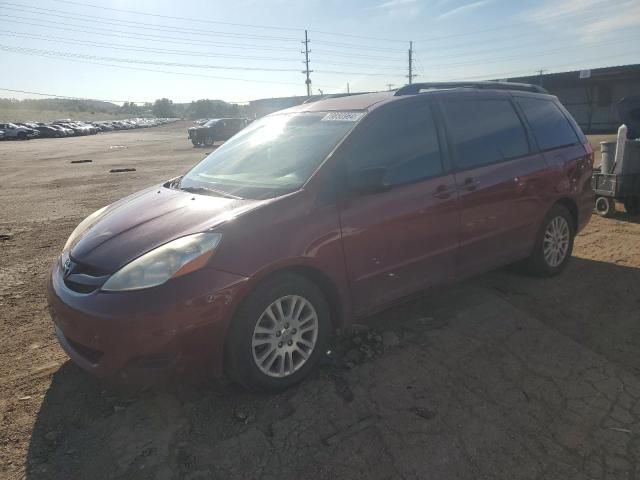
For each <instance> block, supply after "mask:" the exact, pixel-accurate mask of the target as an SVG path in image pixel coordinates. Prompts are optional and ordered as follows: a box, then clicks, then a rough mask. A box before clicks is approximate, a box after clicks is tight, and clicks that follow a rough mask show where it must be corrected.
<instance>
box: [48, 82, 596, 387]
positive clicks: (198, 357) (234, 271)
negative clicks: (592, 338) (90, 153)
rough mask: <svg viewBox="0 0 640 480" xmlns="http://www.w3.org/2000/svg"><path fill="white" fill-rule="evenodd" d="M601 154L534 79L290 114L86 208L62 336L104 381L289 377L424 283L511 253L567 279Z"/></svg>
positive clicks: (63, 308) (52, 290) (52, 300)
mask: <svg viewBox="0 0 640 480" xmlns="http://www.w3.org/2000/svg"><path fill="white" fill-rule="evenodd" d="M592 165H593V151H592V148H591V146H590V145H589V142H588V141H587V139H586V138H585V136H584V135H583V134H582V132H581V131H580V128H579V127H578V125H577V124H576V122H575V121H574V120H573V119H572V118H571V116H570V115H569V113H568V112H567V111H566V109H565V108H564V107H563V106H562V105H561V104H560V102H559V101H558V99H557V98H556V97H553V96H551V95H547V94H545V93H543V90H541V89H540V87H535V86H532V85H523V84H509V83H493V82H486V83H457V84H451V83H448V84H414V85H409V86H407V87H403V88H401V89H399V90H398V91H397V92H395V94H394V93H393V92H384V93H376V94H363V95H354V96H349V97H342V98H333V99H328V100H323V101H318V102H316V103H311V104H304V105H300V106H297V107H293V108H290V109H288V110H283V111H280V112H277V113H274V114H272V115H269V116H267V117H264V118H262V119H260V120H257V121H256V122H254V123H253V124H251V125H250V126H249V127H247V128H246V129H245V130H243V131H242V132H240V133H239V134H237V135H236V136H234V137H233V138H232V139H231V140H229V141H228V142H226V143H225V144H224V145H222V146H221V147H220V148H218V149H216V150H215V151H214V152H213V153H212V154H211V155H209V156H208V157H207V158H205V159H204V160H203V161H202V162H200V163H199V164H198V165H196V166H195V167H194V168H193V169H191V170H190V171H189V172H187V173H186V174H185V175H183V176H181V177H178V178H175V179H172V180H169V181H167V182H165V183H163V184H161V185H155V186H153V187H151V188H148V189H146V190H143V191H141V192H138V193H135V194H133V195H131V196H129V197H126V198H124V199H122V200H120V201H117V202H115V203H114V204H112V205H109V206H106V207H104V208H102V209H100V210H98V211H97V212H95V213H93V214H92V215H90V216H89V217H88V218H87V219H85V220H84V221H83V222H82V223H81V224H80V225H79V226H78V227H77V228H76V229H75V230H74V232H73V233H72V234H71V237H70V238H69V240H68V241H67V244H66V245H65V246H64V248H63V251H62V254H61V256H60V258H59V260H58V262H56V263H55V265H54V266H53V270H52V272H51V275H50V278H49V287H48V291H49V305H50V312H51V314H52V318H53V321H54V323H55V330H56V334H57V336H58V339H59V341H60V344H61V345H62V347H63V348H64V349H65V351H66V352H67V353H68V354H69V356H70V357H71V358H72V359H73V360H74V361H75V362H76V363H77V364H78V365H80V366H81V367H83V368H85V369H86V370H88V371H90V372H92V373H94V374H96V375H99V376H102V377H107V378H112V379H113V378H116V379H123V378H127V379H133V378H136V377H137V378H142V379H148V378H150V375H151V374H153V373H159V372H163V371H167V370H168V371H178V372H183V371H184V369H186V368H193V367H195V366H200V367H204V366H206V367H208V368H210V369H211V373H213V374H215V375H221V374H222V372H224V371H226V372H227V374H228V375H229V376H230V377H231V378H232V379H233V380H235V381H236V382H238V383H240V384H242V385H244V386H246V387H248V388H250V389H267V390H273V389H282V388H285V387H288V386H290V385H293V384H295V383H296V382H298V381H300V380H302V379H303V378H304V377H305V376H306V375H308V374H309V372H310V371H311V370H312V368H313V367H314V366H315V365H316V364H317V363H318V361H319V360H320V358H321V357H322V355H323V354H324V352H326V350H327V348H328V342H329V338H330V335H331V332H332V329H334V328H337V327H341V326H345V325H347V324H348V323H350V322H353V321H355V320H356V319H358V318H359V317H363V316H367V315H370V314H372V313H373V312H376V311H380V310H381V309H384V308H386V307H388V306H389V305H390V304H392V303H393V302H397V301H399V300H400V299H403V298H406V297H408V296H411V295H413V294H416V293H418V292H420V291H423V290H424V289H426V288H430V287H433V286H436V285H441V284H445V283H448V282H451V281H454V280H461V279H464V278H467V277H469V276H472V275H476V274H479V273H482V272H485V271H487V270H491V269H494V268H497V267H500V266H503V265H507V264H511V263H514V262H523V263H524V265H526V267H527V269H528V270H529V271H530V272H532V273H535V274H537V275H542V276H552V275H557V274H559V273H560V272H561V271H562V270H563V269H564V268H565V267H566V266H567V264H568V262H569V259H570V257H571V252H572V248H573V240H574V237H575V235H576V233H577V232H579V231H580V230H581V229H582V228H584V226H585V225H586V224H587V222H588V221H589V219H590V217H591V214H592V209H593V191H592V189H591V172H592ZM107 320H108V321H107Z"/></svg>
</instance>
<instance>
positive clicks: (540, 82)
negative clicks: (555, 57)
mask: <svg viewBox="0 0 640 480" xmlns="http://www.w3.org/2000/svg"><path fill="white" fill-rule="evenodd" d="M544 72H546V70H545V69H544V68H541V69H540V70H538V73H539V74H540V76H539V79H538V84H540V86H542V74H543V73H544Z"/></svg>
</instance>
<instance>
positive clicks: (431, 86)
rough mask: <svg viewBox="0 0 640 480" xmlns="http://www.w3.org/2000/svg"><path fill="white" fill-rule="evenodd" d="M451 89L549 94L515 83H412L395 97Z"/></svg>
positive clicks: (530, 85)
mask: <svg viewBox="0 0 640 480" xmlns="http://www.w3.org/2000/svg"><path fill="white" fill-rule="evenodd" d="M449 88H479V89H487V90H519V91H524V92H534V93H549V92H547V91H546V90H545V89H544V88H542V87H541V86H539V85H532V84H529V83H514V82H428V83H412V84H410V85H405V86H404V87H400V88H399V89H398V90H396V93H395V96H396V97H397V96H401V95H416V94H418V93H421V92H422V90H444V89H449Z"/></svg>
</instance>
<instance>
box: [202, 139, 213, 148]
mask: <svg viewBox="0 0 640 480" xmlns="http://www.w3.org/2000/svg"><path fill="white" fill-rule="evenodd" d="M213 141H214V140H213V137H211V136H208V137H206V138H205V139H204V144H205V145H206V146H207V147H210V146H211V145H213Z"/></svg>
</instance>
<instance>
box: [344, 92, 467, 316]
mask: <svg viewBox="0 0 640 480" xmlns="http://www.w3.org/2000/svg"><path fill="white" fill-rule="evenodd" d="M352 137H353V141H352V142H351V143H350V144H349V145H347V146H346V147H345V149H344V151H343V154H341V155H340V158H341V159H342V161H345V162H346V165H347V175H348V177H349V178H353V177H356V176H357V175H358V174H359V172H360V171H363V170H367V169H371V168H379V167H384V168H386V169H387V174H386V183H387V185H388V186H389V189H388V190H387V191H383V192H378V193H370V194H361V195H357V196H352V197H351V198H350V199H349V200H348V201H347V202H345V204H344V205H343V207H342V209H341V212H340V221H341V228H342V236H343V242H344V253H345V259H346V260H345V261H346V265H347V270H348V272H349V277H350V282H351V291H352V297H353V304H354V310H355V312H356V314H364V313H367V312H370V311H372V310H375V309H377V308H379V307H381V306H383V305H384V304H386V303H389V302H391V301H393V300H395V299H397V298H399V297H402V296H405V295H408V294H411V293H413V292H416V291H418V290H420V289H423V288H426V287H428V286H431V285H434V284H437V283H441V282H444V281H447V280H449V279H451V277H452V272H453V264H454V256H455V251H456V247H457V228H458V213H457V193H456V190H455V183H454V179H453V176H452V175H451V174H450V173H448V169H447V168H446V166H445V163H444V162H443V159H442V158H441V154H440V146H439V137H438V132H437V130H436V126H435V123H434V120H433V115H432V112H431V108H430V106H429V105H428V104H427V103H420V104H418V103H415V102H412V103H411V104H407V105H404V104H401V105H398V106H396V105H389V106H387V107H382V108H381V109H380V111H374V112H373V113H372V114H370V117H367V118H365V120H364V121H363V124H361V125H359V126H358V131H356V132H354V134H353V135H352ZM343 155H344V156H343Z"/></svg>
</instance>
